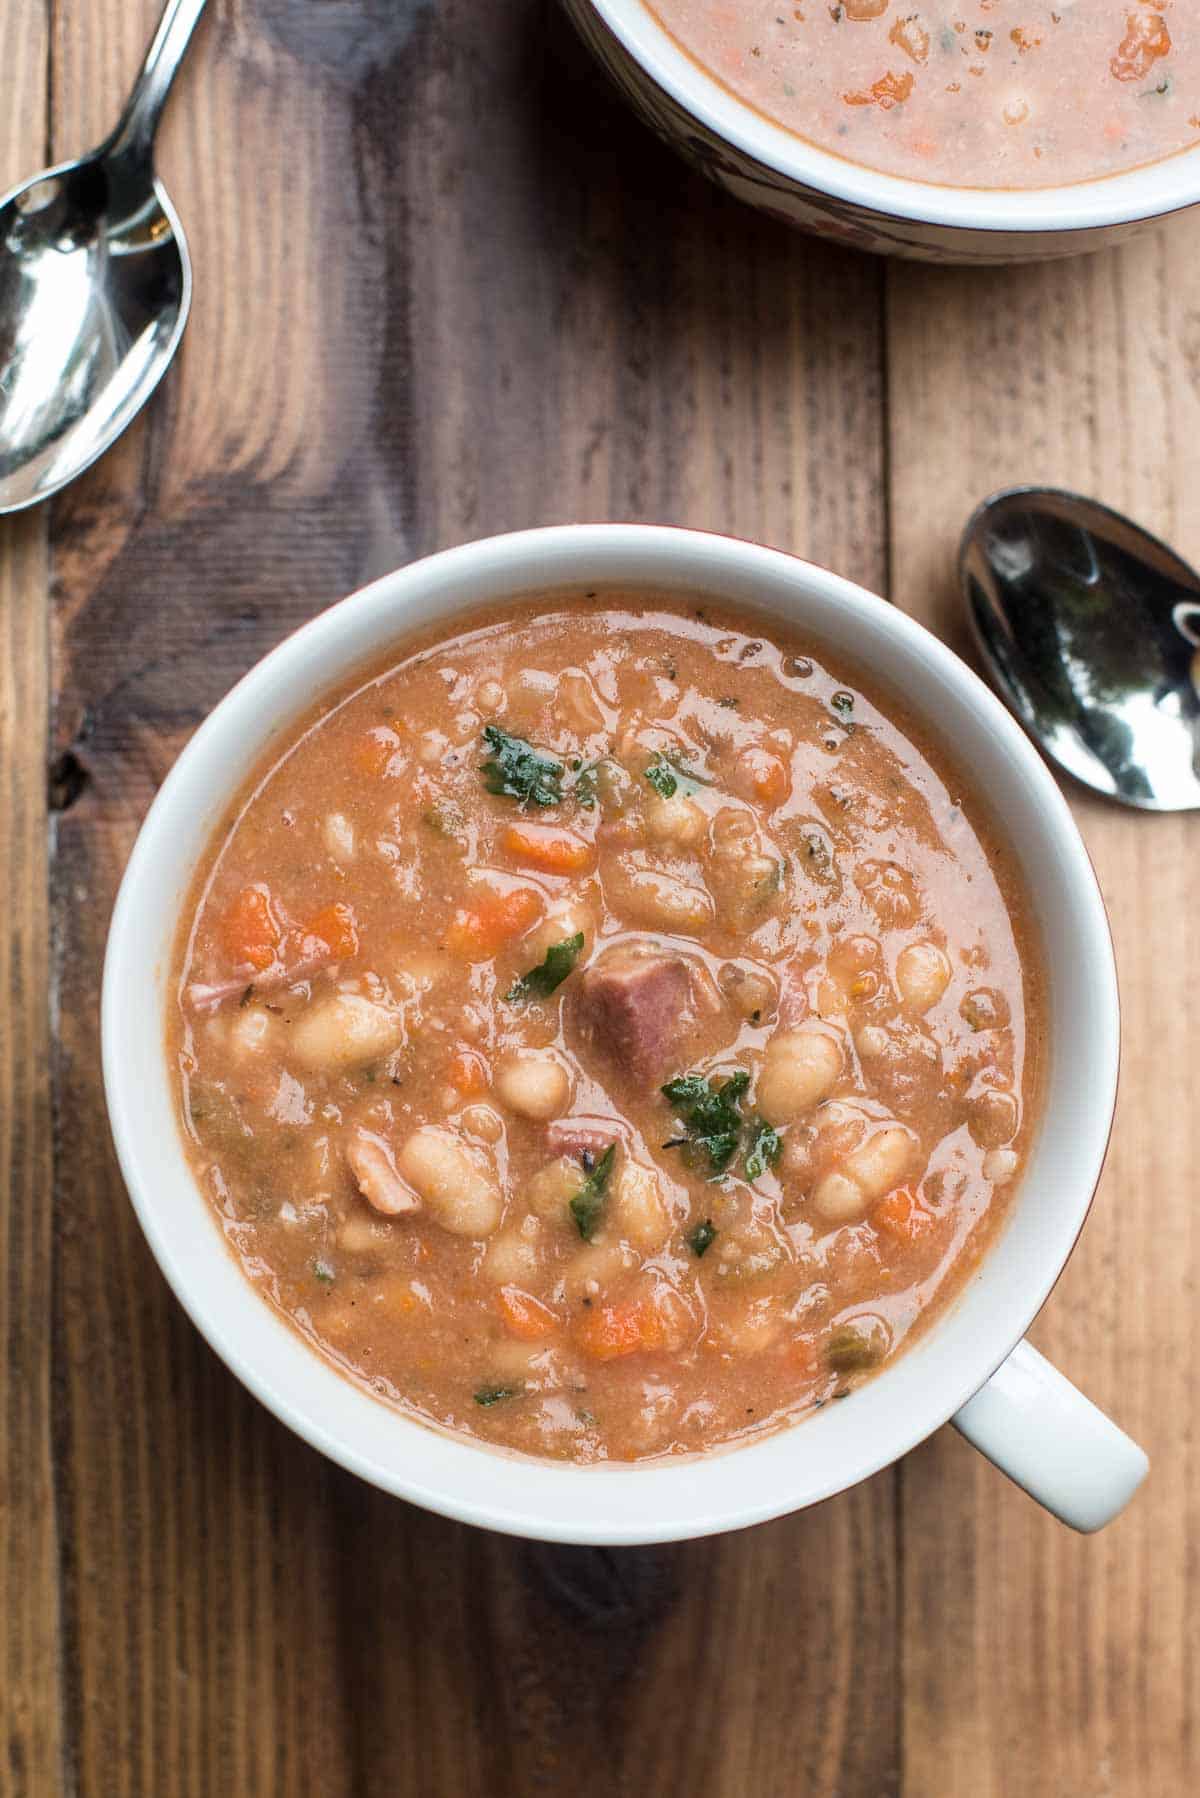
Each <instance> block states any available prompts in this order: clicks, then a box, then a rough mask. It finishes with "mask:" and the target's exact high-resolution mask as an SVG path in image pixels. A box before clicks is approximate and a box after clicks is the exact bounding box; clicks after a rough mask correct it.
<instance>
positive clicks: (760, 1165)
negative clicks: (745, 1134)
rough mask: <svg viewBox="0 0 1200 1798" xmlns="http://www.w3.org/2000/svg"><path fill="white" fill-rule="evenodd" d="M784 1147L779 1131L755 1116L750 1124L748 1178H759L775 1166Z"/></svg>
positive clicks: (747, 1152)
mask: <svg viewBox="0 0 1200 1798" xmlns="http://www.w3.org/2000/svg"><path fill="white" fill-rule="evenodd" d="M782 1147H783V1144H782V1142H781V1141H780V1140H779V1132H778V1131H777V1130H772V1128H771V1126H770V1124H768V1123H766V1122H765V1121H764V1119H762V1118H755V1119H754V1121H753V1123H752V1124H751V1125H750V1142H749V1145H748V1146H747V1149H746V1178H747V1180H757V1179H758V1177H759V1175H760V1174H765V1173H766V1171H767V1169H768V1168H769V1167H774V1166H775V1163H776V1162H777V1161H778V1160H779V1151H780V1150H781V1149H782Z"/></svg>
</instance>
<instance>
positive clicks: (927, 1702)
mask: <svg viewBox="0 0 1200 1798" xmlns="http://www.w3.org/2000/svg"><path fill="white" fill-rule="evenodd" d="M1198 250H1200V223H1198V222H1197V221H1196V220H1195V219H1184V220H1179V221H1175V222H1173V223H1172V224H1171V225H1169V226H1165V227H1163V228H1161V229H1159V230H1157V231H1153V232H1151V233H1150V234H1149V235H1148V236H1146V237H1144V238H1143V239H1142V240H1141V241H1139V242H1137V243H1134V244H1132V245H1130V246H1129V247H1127V248H1125V249H1123V250H1121V251H1120V252H1119V253H1115V254H1112V255H1103V256H1097V257H1094V258H1091V259H1087V260H1081V261H1077V262H1071V263H1066V264H1055V265H1051V266H1049V267H1046V268H1032V269H1029V268H1027V269H1013V270H1008V271H1001V270H991V271H989V272H988V273H987V274H982V273H976V272H971V271H962V272H953V273H950V272H939V271H931V270H920V269H916V268H904V267H901V266H899V265H897V266H896V267H894V268H893V269H892V270H891V271H890V275H889V333H888V339H889V372H890V417H891V468H892V484H891V496H892V516H893V519H894V533H893V569H894V584H893V591H894V597H895V598H896V599H897V600H898V601H899V603H900V604H902V605H903V606H905V607H906V609H908V610H910V611H912V612H914V613H916V614H917V615H918V616H920V617H922V618H923V619H925V621H926V622H929V623H931V624H932V625H933V626H934V628H935V629H937V630H938V631H939V633H940V634H942V635H944V636H946V637H947V638H948V639H949V640H950V641H952V642H953V643H955V645H956V646H958V647H963V646H964V638H965V632H964V629H963V625H962V622H961V618H960V612H959V600H958V595H957V591H956V588H955V582H954V577H953V557H954V553H955V549H956V545H957V538H958V534H959V532H960V530H961V528H962V525H963V523H964V522H965V520H966V516H967V513H968V511H969V509H970V507H971V506H972V505H973V504H974V503H975V502H976V501H977V500H978V499H980V498H981V497H983V495H984V494H986V493H987V492H988V491H990V490H993V489H995V488H997V487H1000V486H1004V485H1006V484H1009V483H1011V482H1017V481H1033V482H1039V481H1041V482H1052V483H1054V482H1056V483H1059V484H1062V485H1067V486H1071V487H1076V488H1079V489H1081V490H1083V491H1084V492H1088V493H1092V494H1095V495H1097V496H1098V497H1099V498H1101V499H1104V500H1107V501H1109V502H1110V503H1111V504H1113V505H1116V506H1118V507H1122V508H1124V509H1126V510H1128V511H1129V512H1131V513H1132V515H1133V516H1134V517H1135V518H1138V519H1140V520H1141V521H1142V522H1143V523H1144V524H1146V525H1148V526H1149V527H1150V528H1151V529H1154V530H1158V531H1160V532H1162V533H1163V534H1165V535H1166V536H1168V537H1169V538H1171V539H1172V540H1173V541H1174V542H1175V543H1176V544H1177V545H1178V546H1179V548H1180V549H1181V550H1182V551H1183V553H1184V554H1187V555H1190V556H1191V557H1192V558H1196V557H1197V556H1200V508H1198V506H1197V501H1196V492H1197V477H1198V474H1200V431H1198V429H1197V426H1198V423H1200V420H1198V417H1197V408H1198V401H1197V380H1196V352H1195V320H1194V315H1193V310H1192V306H1191V300H1190V294H1191V287H1192V282H1191V274H1192V271H1193V270H1194V268H1195V258H1196V254H1197V251H1198ZM1071 797H1072V802H1073V805H1074V808H1075V813H1076V816H1077V818H1078V820H1079V823H1080V825H1081V828H1082V830H1083V833H1084V836H1085V839H1086V841H1087V844H1088V848H1089V849H1090V851H1091V853H1092V856H1093V858H1094V860H1095V862H1096V866H1097V870H1098V872H1099V875H1100V880H1101V885H1102V887H1103V890H1104V894H1105V898H1106V900H1107V902H1108V905H1109V909H1110V914H1111V917H1112V923H1113V931H1114V935H1115V939H1116V946H1117V955H1118V961H1119V964H1120V975H1121V985H1122V994H1123V1004H1124V1030H1125V1038H1124V1072H1123V1085H1122V1091H1121V1098H1120V1104H1119V1109H1118V1116H1117V1124H1116V1130H1115V1133H1114V1137H1113V1145H1112V1152H1111V1154H1110V1157H1109V1163H1108V1169H1107V1172H1106V1175H1105V1178H1104V1182H1103V1184H1102V1187H1101V1190H1100V1193H1099V1196H1098V1198H1097V1201H1096V1204H1095V1207H1094V1209H1093V1212H1092V1217H1091V1220H1090V1222H1089V1224H1088V1227H1087V1229H1086V1231H1085V1232H1084V1235H1083V1238H1082V1242H1081V1245H1080V1248H1079V1249H1078V1251H1077V1253H1076V1254H1075V1256H1074V1258H1073V1260H1072V1263H1071V1265H1070V1268H1069V1269H1068V1272H1067V1274H1066V1275H1065V1277H1064V1278H1063V1280H1062V1282H1061V1283H1060V1285H1059V1286H1058V1288H1057V1290H1056V1292H1055V1294H1054V1295H1053V1297H1052V1298H1051V1300H1050V1303H1049V1304H1048V1305H1047V1307H1046V1310H1045V1312H1044V1314H1043V1317H1042V1319H1041V1320H1040V1322H1039V1324H1038V1326H1037V1328H1036V1331H1035V1340H1036V1341H1037V1342H1038V1344H1039V1345H1040V1346H1041V1347H1042V1348H1043V1349H1044V1350H1045V1352H1046V1353H1048V1354H1049V1355H1051V1356H1052V1357H1053V1358H1054V1359H1055V1361H1056V1362H1057V1363H1058V1364H1059V1366H1061V1367H1062V1369H1063V1371H1064V1372H1065V1373H1067V1374H1068V1375H1069V1376H1070V1377H1071V1378H1073V1379H1075V1380H1076V1381H1077V1382H1078V1383H1079V1384H1080V1385H1082V1386H1083V1387H1084V1389H1085V1390H1086V1391H1087V1392H1089V1393H1090V1395H1091V1396H1092V1397H1093V1398H1095V1399H1096V1401H1097V1402H1098V1403H1099V1404H1101V1405H1103V1406H1105V1407H1106V1408H1108V1409H1109V1410H1111V1412H1112V1413H1113V1415H1114V1416H1116V1417H1117V1418H1118V1420H1119V1421H1120V1422H1121V1423H1122V1424H1123V1425H1124V1426H1125V1427H1126V1428H1127V1429H1129V1430H1130V1431H1131V1432H1132V1433H1133V1435H1135V1436H1136V1437H1138V1438H1139V1439H1140V1440H1141V1441H1142V1442H1143V1443H1144V1444H1145V1445H1146V1447H1147V1448H1148V1450H1149V1452H1150V1455H1151V1459H1152V1470H1151V1476H1150V1480H1149V1483H1148V1485H1147V1486H1146V1488H1145V1489H1144V1491H1143V1492H1142V1493H1141V1494H1140V1495H1139V1497H1138V1498H1137V1499H1136V1501H1135V1503H1134V1505H1133V1507H1132V1509H1131V1510H1130V1512H1129V1513H1128V1514H1127V1515H1126V1516H1125V1517H1124V1518H1123V1519H1121V1520H1120V1521H1119V1522H1118V1523H1117V1524H1116V1525H1115V1526H1113V1527H1112V1528H1111V1529H1110V1530H1108V1531H1107V1532H1105V1534H1104V1535H1103V1536H1101V1537H1099V1538H1095V1539H1092V1540H1082V1539H1080V1538H1077V1537H1074V1536H1072V1535H1070V1534H1069V1533H1068V1532H1067V1531H1065V1530H1064V1529H1062V1528H1061V1527H1060V1526H1059V1525H1058V1524H1056V1523H1054V1522H1053V1521H1051V1520H1050V1519H1049V1518H1048V1517H1046V1516H1044V1515H1043V1514H1041V1513H1040V1512H1039V1511H1038V1510H1037V1509H1036V1508H1035V1507H1034V1506H1033V1505H1032V1504H1031V1503H1030V1502H1029V1501H1028V1500H1027V1499H1025V1498H1024V1497H1023V1496H1022V1495H1021V1494H1020V1493H1018V1492H1017V1491H1016V1490H1015V1489H1014V1488H1012V1487H1010V1486H1009V1485H1008V1484H1007V1483H1006V1482H1005V1481H1004V1480H1003V1479H1002V1478H1001V1477H1000V1476H999V1475H998V1474H995V1473H994V1472H993V1471H992V1470H991V1469H989V1468H987V1467H986V1466H985V1465H984V1464H983V1463H982V1462H980V1461H979V1460H978V1459H977V1458H975V1457H973V1455H972V1453H971V1451H970V1450H969V1449H967V1448H966V1447H965V1445H964V1444H963V1443H961V1442H959V1441H957V1440H955V1439H953V1438H952V1437H950V1435H949V1434H948V1433H944V1434H943V1436H942V1437H941V1438H939V1439H937V1440H936V1441H934V1442H932V1443H930V1444H928V1445H927V1446H926V1447H925V1448H924V1449H922V1450H921V1451H920V1452H919V1453H918V1454H916V1455H914V1456H912V1457H910V1459H909V1461H908V1462H907V1463H906V1464H905V1468H904V1474H903V1529H904V1543H905V1548H904V1586H903V1604H904V1616H905V1618H906V1620H907V1625H908V1627H907V1629H906V1632H905V1638H904V1669H905V1729H904V1764H905V1789H906V1790H908V1791H911V1792H912V1793H914V1794H916V1793H925V1792H930V1791H946V1792H962V1791H968V1790H969V1791H970V1792H971V1793H972V1794H974V1795H976V1798H1001V1795H1007V1794H1008V1793H1011V1792H1013V1791H1016V1790H1019V1791H1021V1792H1022V1793H1024V1794H1026V1795H1027V1798H1041V1795H1045V1798H1050V1795H1051V1794H1054V1795H1057V1794H1060V1793H1063V1792H1104V1793H1113V1794H1118V1793H1119V1794H1125V1793H1133V1792H1147V1793H1149V1792H1154V1793H1164V1794H1166V1793H1176V1792H1179V1793H1182V1792H1187V1791H1193V1790H1195V1789H1196V1786H1197V1783H1198V1780H1200V1755H1198V1749H1197V1742H1196V1738H1195V1734H1194V1729H1193V1725H1192V1719H1193V1718H1194V1716H1195V1714H1196V1706H1197V1702H1198V1700H1200V1623H1198V1621H1197V1617H1196V1612H1195V1607H1194V1605H1192V1604H1191V1602H1190V1599H1189V1587H1188V1583H1187V1579H1186V1576H1185V1575H1186V1569H1187V1568H1188V1567H1189V1566H1190V1565H1191V1563H1192V1558H1193V1555H1192V1541H1193V1538H1194V1536H1195V1533H1196V1529H1197V1525H1198V1523H1200V1509H1198V1504H1200V1501H1198V1499H1197V1488H1196V1481H1195V1477H1194V1476H1195V1465H1194V1464H1195V1453H1196V1450H1195V1442H1194V1436H1195V1427H1194V1415H1195V1407H1194V1403H1193V1399H1192V1381H1191V1369H1192V1367H1193V1365H1194V1361H1195V1355H1196V1346H1197V1340H1196V1339H1197V1325H1196V1316H1195V1303H1194V1296H1193V1294H1194V1287H1195V1282H1196V1277H1197V1252H1198V1250H1197V1237H1196V1231H1195V1227H1194V1209H1195V1169H1196V1166H1197V1161H1198V1158H1200V1117H1198V1114H1197V1111H1196V1107H1195V1104H1194V1092H1193V1086H1194V1082H1192V1081H1191V1078H1190V1075H1189V1071H1188V1070H1189V1068H1190V1066H1191V1063H1192V1061H1193V1059H1194V1048H1195V1043H1194V1013H1193V1012H1191V1011H1190V1010H1189V1008H1188V1006H1187V1004H1186V1001H1184V1002H1181V999H1182V996H1183V995H1186V994H1188V993H1191V992H1194V991H1195V990H1196V982H1197V979H1198V978H1200V941H1198V940H1197V934H1196V932H1195V931H1194V930H1190V929H1188V928H1186V927H1185V920H1187V919H1189V918H1191V917H1193V916H1194V915H1195V898H1194V890H1193V889H1194V870H1195V865H1196V837H1195V828H1194V820H1191V819H1187V818H1174V819H1168V818H1164V819H1156V818H1151V817H1141V816H1136V815H1133V814H1130V813H1126V812H1122V811H1120V810H1119V809H1117V808H1115V807H1110V806H1107V805H1105V804H1104V803H1103V802H1101V801H1099V800H1094V799H1091V798H1089V797H1087V796H1085V795H1083V794H1082V793H1081V792H1079V791H1077V790H1075V791H1073V792H1072V794H1071ZM1189 873H1190V874H1191V876H1192V877H1191V878H1189Z"/></svg>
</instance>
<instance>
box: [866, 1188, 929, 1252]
mask: <svg viewBox="0 0 1200 1798" xmlns="http://www.w3.org/2000/svg"><path fill="white" fill-rule="evenodd" d="M871 1222H872V1223H873V1224H874V1225H875V1228H876V1229H877V1230H886V1231H887V1233H888V1235H889V1236H894V1237H895V1239H896V1241H897V1242H917V1241H919V1240H920V1238H921V1237H922V1236H926V1235H928V1233H929V1231H930V1230H932V1229H933V1228H934V1226H935V1224H936V1223H937V1218H936V1217H935V1216H934V1214H933V1212H932V1211H930V1209H929V1207H928V1206H927V1205H923V1204H922V1203H921V1201H920V1199H919V1198H918V1197H917V1195H916V1193H914V1192H913V1190H912V1188H911V1187H910V1186H897V1187H895V1188H894V1189H893V1190H892V1191H891V1192H889V1193H888V1195H887V1197H886V1198H884V1199H880V1201H879V1203H878V1205H876V1207H875V1209H874V1211H872V1213H871Z"/></svg>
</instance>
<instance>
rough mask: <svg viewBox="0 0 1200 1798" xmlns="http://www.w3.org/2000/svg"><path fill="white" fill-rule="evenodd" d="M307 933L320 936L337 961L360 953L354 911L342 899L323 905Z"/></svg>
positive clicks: (348, 958)
mask: <svg viewBox="0 0 1200 1798" xmlns="http://www.w3.org/2000/svg"><path fill="white" fill-rule="evenodd" d="M305 935H306V936H310V937H317V938H319V940H320V941H321V942H322V943H324V944H326V946H327V947H328V948H329V950H330V952H331V953H332V955H333V956H334V958H335V960H337V961H349V960H350V958H351V956H354V955H357V954H358V932H357V930H356V929H355V928H354V913H353V912H352V911H351V910H350V907H349V906H348V905H343V904H342V902H341V900H340V899H339V900H335V901H334V903H333V904H332V905H326V906H324V907H322V909H321V910H320V911H319V912H318V913H317V915H316V917H315V918H313V919H312V921H311V922H310V923H309V925H308V926H307V929H306V931H305Z"/></svg>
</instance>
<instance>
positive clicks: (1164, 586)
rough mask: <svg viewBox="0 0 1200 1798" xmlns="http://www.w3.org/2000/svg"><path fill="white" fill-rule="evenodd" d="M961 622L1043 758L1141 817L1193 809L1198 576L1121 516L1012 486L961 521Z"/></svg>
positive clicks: (1199, 772) (1199, 693)
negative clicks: (1133, 808) (964, 525)
mask: <svg viewBox="0 0 1200 1798" xmlns="http://www.w3.org/2000/svg"><path fill="white" fill-rule="evenodd" d="M959 571H960V576H961V580H962V586H963V594H964V598H965V601H966V606H967V613H968V616H969V618H970V621H971V626H972V629H973V631H974V634H975V639H976V642H977V644H978V646H979V650H980V653H981V655H982V656H983V659H984V661H985V662H986V663H987V666H988V669H989V672H990V673H991V675H992V678H993V680H994V683H995V685H996V687H997V688H998V690H999V691H1000V693H1001V696H1002V697H1003V698H1004V699H1005V700H1006V701H1007V703H1008V704H1009V706H1010V707H1011V708H1012V710H1013V711H1014V712H1015V713H1016V715H1017V717H1018V718H1019V719H1020V721H1021V723H1022V724H1023V725H1024V726H1025V729H1026V730H1027V731H1028V732H1029V734H1030V736H1031V737H1033V739H1034V740H1035V742H1037V743H1038V744H1039V745H1040V746H1041V748H1042V749H1043V751H1044V752H1045V754H1046V755H1047V756H1048V757H1049V758H1050V760H1051V761H1053V762H1055V763H1056V764H1057V765H1058V766H1059V767H1060V768H1062V769H1064V770H1065V771H1066V772H1067V773H1068V774H1071V775H1073V776H1074V777H1075V779H1076V780H1079V781H1082V782H1083V783H1084V785H1085V786H1089V787H1092V788H1093V789H1094V790H1095V791H1096V792H1098V793H1103V794H1105V795H1106V796H1107V797H1109V798H1111V799H1116V800H1119V801H1120V802H1121V803H1122V804H1125V805H1131V806H1136V807H1138V808H1140V809H1142V810H1145V811H1187V810H1191V809H1193V808H1200V575H1197V573H1196V571H1195V569H1193V568H1191V567H1190V566H1189V564H1188V563H1187V562H1185V561H1184V560H1183V559H1182V558H1181V557H1180V556H1177V555H1176V554H1175V552H1174V550H1172V549H1170V548H1168V546H1167V545H1166V544H1165V543H1163V542H1161V541H1160V540H1159V539H1158V538H1157V537H1153V536H1151V535H1150V533H1149V532H1148V531H1144V530H1142V529H1141V528H1140V526H1138V525H1136V524H1134V523H1132V522H1131V520H1129V519H1128V518H1125V517H1123V516H1122V515H1121V514H1120V513H1119V512H1114V511H1112V510H1111V509H1110V508H1109V507H1107V506H1103V505H1100V504H1099V503H1098V502H1097V501H1095V500H1089V499H1084V498H1083V497H1082V496H1081V495H1079V494H1076V493H1069V492H1066V491H1064V490H1059V489H1056V488H1049V487H1014V488H1011V489H1009V490H1007V491H1005V492H1002V493H997V494H993V496H992V497H991V498H990V499H987V500H985V501H984V502H983V504H982V505H981V506H980V507H979V508H978V509H977V510H976V511H975V513H974V514H973V515H972V517H971V519H970V521H969V522H968V524H967V528H966V531H965V533H964V535H963V540H962V547H961V550H960V554H959Z"/></svg>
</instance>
